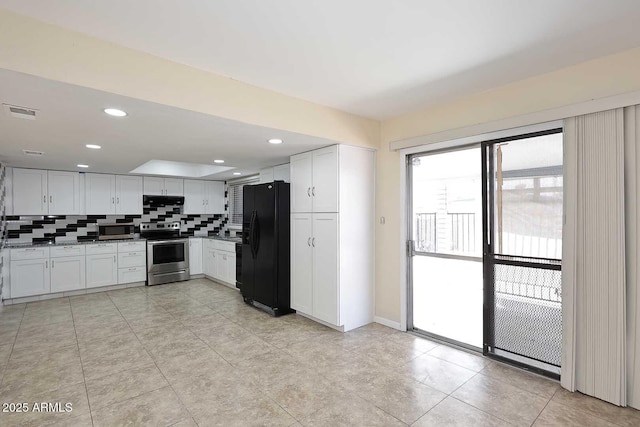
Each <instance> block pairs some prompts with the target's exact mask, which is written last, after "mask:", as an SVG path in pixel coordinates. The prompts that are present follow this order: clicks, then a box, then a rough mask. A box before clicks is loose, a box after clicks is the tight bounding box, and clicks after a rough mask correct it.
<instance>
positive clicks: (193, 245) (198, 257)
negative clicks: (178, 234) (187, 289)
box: [189, 237, 203, 276]
mask: <svg viewBox="0 0 640 427" xmlns="http://www.w3.org/2000/svg"><path fill="white" fill-rule="evenodd" d="M202 251H203V249H202V239H201V238H198V237H191V238H189V274H191V275H192V276H193V275H196V274H203V268H202Z"/></svg>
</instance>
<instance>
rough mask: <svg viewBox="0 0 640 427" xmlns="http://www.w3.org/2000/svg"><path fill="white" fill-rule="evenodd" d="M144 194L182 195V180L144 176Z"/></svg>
mask: <svg viewBox="0 0 640 427" xmlns="http://www.w3.org/2000/svg"><path fill="white" fill-rule="evenodd" d="M144 194H145V195H148V196H184V187H183V180H182V179H179V178H158V177H155V176H145V177H144Z"/></svg>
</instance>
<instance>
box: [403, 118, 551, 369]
mask: <svg viewBox="0 0 640 427" xmlns="http://www.w3.org/2000/svg"><path fill="white" fill-rule="evenodd" d="M407 171H408V182H409V185H408V189H409V213H410V224H409V235H410V236H411V237H410V241H409V242H408V246H407V247H408V266H409V293H408V295H409V298H408V299H409V301H408V303H409V306H408V319H407V320H408V326H409V329H411V330H414V331H416V332H419V333H423V334H426V335H429V336H431V337H435V338H438V339H441V340H445V341H449V342H452V343H455V344H458V345H462V346H465V347H468V348H471V349H476V350H478V351H483V352H484V354H486V355H488V356H490V357H495V358H500V359H503V360H508V361H510V362H513V363H516V364H521V365H527V366H528V367H533V368H536V369H539V370H540V371H544V372H545V373H547V374H551V375H555V376H557V375H559V373H560V359H561V347H562V309H561V301H562V289H561V271H560V270H561V254H562V218H563V216H562V215H563V197H562V196H563V191H562V185H563V184H562V133H561V130H559V129H558V130H552V131H546V132H541V133H536V134H527V135H520V136H516V137H512V138H508V139H502V140H494V141H488V142H484V143H482V144H479V145H477V146H473V147H465V148H462V149H457V150H455V151H446V152H430V153H420V154H413V155H410V156H408V157H407Z"/></svg>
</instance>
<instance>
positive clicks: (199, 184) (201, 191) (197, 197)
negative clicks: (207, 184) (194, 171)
mask: <svg viewBox="0 0 640 427" xmlns="http://www.w3.org/2000/svg"><path fill="white" fill-rule="evenodd" d="M205 203H206V196H205V188H204V181H197V180H193V179H185V180H184V208H183V210H182V212H183V213H185V214H192V215H200V214H204V213H205V212H206V210H207V207H206V206H205Z"/></svg>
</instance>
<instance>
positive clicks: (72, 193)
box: [47, 171, 82, 215]
mask: <svg viewBox="0 0 640 427" xmlns="http://www.w3.org/2000/svg"><path fill="white" fill-rule="evenodd" d="M47 189H48V192H49V215H78V214H80V213H81V212H82V207H81V205H80V174H79V173H77V172H62V171H47Z"/></svg>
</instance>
